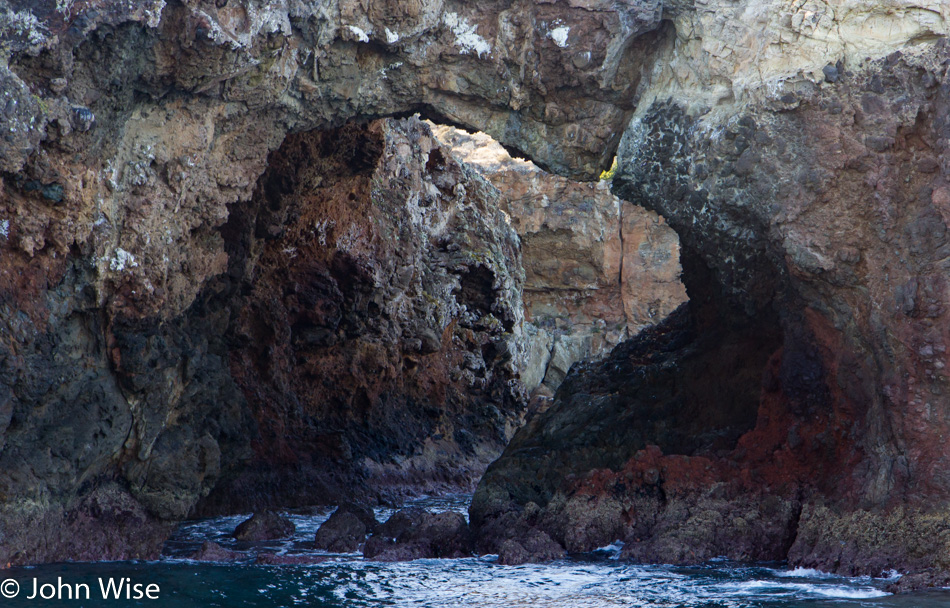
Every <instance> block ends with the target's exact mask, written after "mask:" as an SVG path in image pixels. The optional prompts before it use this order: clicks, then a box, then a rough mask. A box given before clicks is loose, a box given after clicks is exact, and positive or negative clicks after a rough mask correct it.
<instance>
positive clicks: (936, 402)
mask: <svg viewBox="0 0 950 608" xmlns="http://www.w3.org/2000/svg"><path fill="white" fill-rule="evenodd" d="M948 11H950V8H948V4H947V3H946V2H943V1H941V0H888V1H887V2H874V3H869V2H864V1H863V0H828V1H826V2H817V1H812V0H795V1H794V2H787V1H785V0H765V1H760V0H738V1H735V2H723V1H721V0H692V1H691V0H671V1H670V2H666V3H661V2H659V1H658V0H642V1H637V0H631V1H626V0H625V1H622V2H619V1H618V2H615V1H613V0H610V1H608V0H564V1H558V2H548V1H540V0H539V1H536V2H535V1H527V0H524V1H516V2H479V3H464V4H463V3H461V2H453V1H451V0H441V1H440V0H422V1H419V2H409V3H398V2H388V1H382V0H380V1H377V0H370V1H367V2H360V3H356V2H351V1H348V0H339V1H327V2H307V1H291V0H231V1H229V2H225V1H218V2H210V1H199V0H175V1H171V2H165V1H163V0H155V1H146V2H138V3H133V2H119V1H118V0H98V1H95V2H92V1H86V0H77V1H75V2H53V1H52V0H29V1H28V0H0V95H2V100H0V129H2V136H0V332H2V333H0V538H2V539H3V541H2V542H0V563H2V562H6V561H13V562H17V563H23V562H28V561H42V560H60V559H66V558H84V557H96V558H119V557H148V556H152V555H154V554H155V552H156V551H157V550H158V548H159V547H160V544H161V538H162V537H163V536H164V534H165V533H166V532H167V528H168V522H170V521H173V520H176V519H179V518H181V517H185V516H187V515H188V514H190V513H193V512H195V511H196V510H198V511H202V512H213V511H217V510H221V509H223V508H226V505H233V504H245V503H246V504H248V505H252V504H257V503H264V502H268V501H286V503H287V504H295V503H298V502H308V501H312V500H314V499H315V497H316V496H317V495H320V496H331V495H334V494H336V493H339V492H341V491H344V490H345V491H346V492H347V494H350V495H356V496H355V497H357V498H359V497H363V498H369V499H372V498H374V497H376V496H377V495H378V494H379V493H384V494H385V493H398V492H400V491H401V489H400V488H405V487H406V485H407V484H411V483H414V480H415V479H416V478H415V477H414V475H415V474H416V472H419V471H422V472H423V477H424V478H425V479H427V480H434V481H435V482H436V483H437V484H442V483H447V484H457V483H459V482H460V481H462V480H463V479H465V478H467V479H471V475H474V474H477V470H478V469H477V467H478V466H480V464H479V463H483V462H484V460H485V459H486V458H488V457H490V454H492V453H494V452H493V450H497V449H498V448H500V444H501V442H502V441H504V439H505V438H506V436H507V433H508V432H509V431H510V430H511V429H512V428H513V426H514V425H515V424H516V423H517V421H518V419H519V417H520V415H521V409H520V406H518V405H516V402H519V401H520V399H521V396H520V393H521V390H522V387H521V384H520V380H519V378H518V376H519V374H520V373H521V371H523V370H527V369H528V368H523V367H520V366H522V365H524V358H523V357H524V353H523V352H522V351H521V350H520V349H519V348H518V344H523V343H524V342H519V338H518V336H517V332H518V331H519V330H520V329H521V322H522V317H521V315H522V312H521V311H522V310H523V309H522V307H521V304H520V303H519V300H520V297H521V296H520V293H521V285H522V283H521V281H522V277H521V274H520V272H521V271H520V263H519V262H518V239H517V236H516V234H515V231H514V229H513V228H512V227H510V226H507V225H506V224H505V223H504V217H503V216H502V214H501V211H500V209H498V207H499V205H500V200H501V195H499V194H498V191H497V189H496V188H494V187H493V186H491V185H490V184H489V183H488V182H487V181H486V180H484V179H483V178H481V177H479V176H477V175H475V174H474V173H473V172H471V171H469V170H467V169H464V168H463V167H461V166H460V165H458V164H457V163H456V162H455V161H454V160H453V159H452V158H451V154H450V153H449V152H448V150H444V151H441V149H440V148H439V147H438V145H437V144H435V143H434V141H433V140H432V137H431V135H430V134H429V133H428V132H427V131H426V130H425V129H424V128H422V127H421V126H420V125H418V124H417V123H415V122H414V121H408V122H398V121H397V122H392V121H383V122H373V121H374V120H375V119H377V118H379V117H385V116H392V115H397V114H398V115H402V116H405V115H410V114H412V113H414V112H420V113H421V114H423V115H425V116H427V117H430V118H436V119H440V120H442V121H443V122H447V123H452V124H458V125H460V126H467V127H469V128H473V129H478V130H483V131H485V132H487V133H488V134H490V135H492V136H493V137H495V138H496V139H497V140H498V141H499V142H501V143H502V144H503V145H505V146H507V147H508V148H509V149H511V150H514V151H516V152H520V153H521V154H524V155H525V156H527V157H529V158H531V159H533V160H534V161H535V162H536V163H537V164H538V166H540V167H542V168H543V169H546V170H551V171H553V172H556V173H558V174H561V175H563V176H566V177H573V178H577V177H583V178H589V179H592V178H593V177H595V176H596V175H597V174H598V173H599V172H600V170H602V169H604V168H606V166H607V165H608V164H609V162H610V159H611V158H612V157H613V156H614V153H615V151H616V150H617V146H618V143H619V142H620V139H621V136H622V137H623V142H622V144H621V145H620V150H619V169H618V175H617V177H616V179H615V181H614V183H613V190H614V193H615V194H616V195H618V196H619V197H620V198H621V199H622V200H627V201H630V202H631V203H632V204H635V205H640V206H642V207H644V208H646V209H649V210H650V211H651V212H656V213H659V214H661V215H662V216H663V217H664V218H666V220H667V221H668V222H669V226H670V227H672V228H673V229H675V230H676V231H677V233H678V234H679V237H680V244H681V258H680V259H681V264H682V267H683V278H684V283H685V284H686V286H687V289H688V291H689V296H690V301H689V305H688V308H687V307H683V308H681V309H679V311H678V312H676V313H674V314H673V315H671V316H670V317H669V318H668V319H667V320H666V321H665V322H664V323H662V324H661V325H659V326H656V327H653V328H648V329H647V330H646V331H644V332H641V334H639V335H638V336H637V337H635V338H634V339H633V340H631V341H628V342H623V343H621V344H619V345H618V346H617V347H616V348H615V349H614V350H613V351H612V353H611V355H610V356H608V357H607V358H606V359H604V360H603V361H601V362H599V363H595V364H589V365H575V366H574V371H573V372H571V373H569V374H568V376H567V378H566V379H565V381H564V383H563V384H562V385H561V387H560V388H559V389H558V392H557V394H556V395H555V398H554V401H553V404H552V405H551V408H550V409H549V410H548V411H547V412H545V413H542V414H541V415H540V416H537V417H535V418H533V419H532V421H531V423H530V424H529V425H528V426H527V427H526V428H525V429H524V430H523V431H521V432H520V433H519V434H518V436H516V437H515V438H514V439H513V440H512V442H511V445H510V447H509V448H508V450H507V452H506V454H505V455H504V456H503V457H502V459H501V460H499V461H498V462H497V463H496V464H495V465H494V467H493V468H492V469H491V470H490V471H489V472H488V473H487V474H486V477H485V479H484V480H483V482H482V484H481V487H480V488H479V490H478V492H477V494H476V497H475V502H474V504H473V507H472V524H473V528H474V530H475V532H476V538H477V542H478V543H479V544H480V545H481V546H482V548H483V549H486V548H493V549H498V547H499V546H500V545H501V546H504V554H505V555H506V558H505V559H506V560H509V561H511V562H520V561H524V560H526V559H532V558H537V557H554V556H557V555H560V554H561V550H562V549H568V550H571V551H579V550H584V549H586V548H593V547H595V546H599V545H602V544H605V542H603V541H609V540H613V539H615V538H618V537H621V538H624V539H625V540H626V541H627V543H626V548H625V551H626V554H627V556H628V557H630V558H633V559H640V560H661V561H679V562H687V561H697V560H701V559H704V558H706V557H709V556H713V555H719V554H725V555H729V556H732V557H736V558H740V559H761V558H781V557H787V558H788V559H789V560H790V561H791V562H792V563H795V564H801V565H809V566H818V567H821V568H823V569H830V570H835V571H838V572H842V573H860V572H865V573H869V574H877V573H878V572H877V571H878V570H879V569H883V568H897V569H900V570H905V571H908V572H914V573H916V575H915V577H914V578H913V579H912V580H914V581H916V582H915V583H914V584H926V583H927V582H928V581H930V582H937V581H940V580H944V578H941V577H945V573H946V572H947V571H948V570H950V564H948V562H947V555H948V554H950V553H948V546H950V524H948V521H950V520H948V512H950V509H948V504H950V503H948V500H950V479H948V477H947V471H948V470H950V467H948V464H950V463H948V462H947V459H948V454H950V452H948V451H947V449H946V446H945V443H946V442H945V439H944V438H945V437H946V435H947V433H948V431H950V428H948V426H950V409H948V408H950V405H948V403H950V402H948V397H947V394H948V390H950V386H948V384H950V381H948V377H947V374H946V366H947V364H948V362H950V361H948V354H947V348H948V333H947V332H948V330H947V328H948V327H950V324H948V319H947V315H948V314H950V313H948V312H947V302H948V291H947V290H948V286H947V275H948V272H947V271H948V269H947V263H946V262H947V259H948V256H950V252H948V232H947V231H948V222H950V211H948V209H950V167H948V165H947V158H950V155H948V153H947V146H948V141H950V134H948V124H950V109H948V108H950V82H948V75H947V61H948V59H950V50H948V45H947V41H946V36H947V33H948V29H950V26H948V24H950V14H948ZM352 120H356V121H357V122H358V123H359V124H358V125H357V126H352V125H351V126H344V125H345V123H347V122H348V121H352ZM394 155H395V156H398V157H400V158H402V159H404V161H403V160H399V161H396V160H394V158H395V157H394ZM401 162H404V163H405V164H403V165H401V164H400V163H401ZM290 168H293V171H290V170H289V169H290ZM298 168H300V170H299V171H298ZM283 169H287V170H283ZM262 176H263V177H262ZM528 185H529V186H530V180H528ZM512 187H514V188H518V187H521V186H512ZM334 193H336V194H339V195H340V196H342V197H344V198H335V197H334V196H333V195H334ZM350 195H353V197H354V198H353V199H352V200H351V199H350ZM549 198H550V197H549ZM569 200H574V199H569ZM607 206H608V207H609V205H607ZM565 211H567V209H565ZM601 213H604V212H601ZM643 213H646V212H643ZM516 215H517V214H514V213H513V214H511V217H512V223H513V224H514V223H515V222H522V224H521V225H522V226H529V225H534V226H539V229H538V231H537V232H532V231H531V230H530V229H527V228H526V229H525V231H524V233H523V234H525V235H528V236H530V237H531V238H530V239H529V238H526V242H530V241H531V240H533V239H535V237H541V240H542V241H543V238H545V235H544V234H543V232H544V230H549V229H553V231H554V232H557V231H559V230H562V229H563V228H562V227H561V224H558V223H557V222H555V221H554V220H553V219H542V218H539V217H538V216H536V215H535V214H534V213H533V212H529V213H525V214H524V215H518V216H517V218H518V219H516ZM596 216H597V213H596V212H595V213H592V214H590V215H586V214H585V216H584V217H583V218H580V217H579V216H576V217H577V222H576V223H578V224H583V223H584V222H591V223H588V224H587V225H588V226H591V225H593V224H592V223H593V222H594V219H593V218H595V217H596ZM604 217H605V218H606V217H607V215H605V216H604ZM612 217H616V218H619V219H620V220H621V223H622V225H626V223H627V221H626V220H628V219H629V218H630V217H640V218H643V217H652V216H648V215H641V214H640V212H637V215H636V216H628V215H627V214H626V213H625V212H624V211H623V210H622V209H621V210H620V211H615V212H614V215H613V216H612ZM324 219H326V220H328V223H327V224H323V225H321V223H320V222H321V221H323V220H324ZM329 220H333V221H334V222H336V223H335V224H333V225H332V226H331V225H330V223H329ZM374 220H376V221H374ZM598 221H599V220H598ZM610 221H611V222H613V221H614V220H610ZM636 221H637V222H640V221H641V220H640V219H637V220H636ZM651 221H652V220H651ZM532 222H533V224H532ZM646 225H649V222H647V224H646ZM545 226H547V228H545ZM337 228H339V229H340V230H341V231H340V232H337ZM542 229H543V230H542ZM585 230H586V229H585ZM624 230H625V228H623V227H622V228H621V230H620V235H621V237H620V238H619V239H618V240H620V241H622V243H621V245H620V249H619V251H620V252H621V254H620V259H621V260H622V265H623V268H624V271H623V272H621V278H622V276H623V273H624V272H626V269H627V268H628V264H627V257H626V255H625V253H624V252H625V251H626V246H627V245H626V243H627V236H625V234H626V233H625V232H624ZM610 232H611V235H613V234H616V233H617V231H616V230H614V229H611V231H610ZM648 232H649V231H648ZM447 234H448V235H453V236H457V237H458V238H457V239H455V238H444V237H445V235H447ZM321 236H324V237H325V240H326V245H323V244H320V238H321ZM563 236H565V237H566V235H563ZM397 237H398V238H397ZM584 238H585V239H586V240H587V242H586V243H583V244H582V246H583V247H589V248H590V249H589V251H592V252H593V251H595V250H596V249H597V248H598V247H601V246H602V245H600V244H598V243H603V246H604V248H605V250H606V249H610V247H607V243H608V242H609V241H611V239H612V238H613V237H612V236H611V237H610V238H604V239H601V240H598V237H596V236H595V235H592V234H585V235H584ZM647 240H649V239H647ZM314 243H318V244H320V246H319V247H317V246H316V245H314ZM404 244H405V245H404ZM535 244H540V243H535ZM611 247H614V249H616V244H615V245H611ZM578 251H579V250H578ZM377 255H379V256H382V257H376V256H377ZM576 255H578V256H580V255H581V254H580V253H579V252H578V253H576ZM583 255H584V256H587V255H589V254H587V253H585V254H583ZM590 255H593V254H590ZM597 255H598V256H601V258H602V259H605V258H603V254H602V253H601V254H597ZM611 255H612V256H613V259H616V254H613V253H612V254H611ZM402 256H406V257H402ZM608 257H609V256H608ZM558 258H559V259H560V260H562V261H566V260H575V259H576V258H570V257H569V256H567V255H558ZM402 261H404V262H405V263H403V262H402ZM410 261H411V263H409V262H410ZM412 264H418V265H417V266H412ZM565 266H566V267H567V268H568V269H571V272H573V271H574V270H576V269H578V268H581V267H582V265H578V266H574V265H573V261H572V262H571V263H566V264H565ZM608 266H609V267H610V268H615V267H616V264H614V263H613V262H612V263H611V265H606V264H605V265H604V268H606V267H608ZM407 267H412V268H413V269H414V271H413V272H409V271H408V270H407ZM528 270H529V272H530V273H538V275H537V276H540V274H541V271H542V270H543V264H542V265H540V266H537V267H532V266H531V265H530V264H529V266H528ZM557 272H559V271H556V273H557ZM600 272H601V271H600V270H595V271H594V274H595V275H596V274H598V273H600ZM560 274H561V275H562V276H559V277H557V281H561V283H558V284H561V285H564V286H568V287H569V288H570V289H576V288H577V286H578V283H577V282H576V281H577V278H578V277H577V276H570V273H569V276H567V277H564V276H563V274H564V273H560ZM581 274H583V273H581ZM531 276H535V275H531ZM605 276H608V275H607V274H605ZM595 279H596V280H595V282H596V281H599V280H600V279H599V278H595ZM525 280H528V281H530V280H531V279H528V278H527V275H526V277H525ZM545 280H548V279H545ZM585 289H586V288H585ZM528 293H529V295H530V293H531V292H530V290H529V292H528ZM425 294H429V295H431V296H432V300H430V299H428V298H427V297H426V295H425ZM621 296H622V297H621V298H620V299H621V300H623V301H626V297H625V296H623V294H621ZM538 302H540V300H538ZM610 306H611V307H612V308H611V309H610V314H611V315H613V316H611V317H610V318H612V319H617V320H618V323H619V320H620V319H621V318H625V319H626V323H627V324H628V328H629V327H630V324H631V318H632V316H631V310H630V309H629V308H627V309H625V310H624V311H623V317H621V316H620V311H619V309H618V308H617V303H616V300H614V299H612V298H611V299H610ZM604 312H605V313H606V312H607V311H606V310H605V311H604ZM531 314H534V312H533V311H532V312H531ZM556 314H557V315H558V316H561V318H563V315H565V314H566V315H567V318H570V315H572V314H576V315H580V317H579V319H580V320H581V321H583V317H584V315H585V314H588V313H582V312H577V311H570V312H565V311H564V310H563V309H559V310H557V311H556ZM598 314H601V313H598ZM637 314H639V313H637ZM539 316H540V315H539ZM532 318H539V317H532ZM556 326H557V324H556V323H555V327H556ZM440 330H441V331H440ZM261 345H266V346H265V347H263V348H261ZM512 345H514V346H512ZM541 351H542V352H543V349H541ZM547 367H548V368H550V367H551V366H550V365H548V366H547ZM331 370H332V371H331ZM546 374H547V371H546V372H545V375H546ZM534 376H535V378H534V380H535V381H537V380H538V376H540V374H539V373H535V374H534ZM337 378H340V379H341V380H339V381H337ZM542 380H543V379H542ZM379 437H384V439H382V440H380V439H379ZM459 455H463V456H464V458H463V460H462V461H461V463H460V464H455V465H445V464H444V463H446V462H449V461H452V462H454V463H458V460H457V459H458V457H459ZM374 486H375V487H374ZM241 501H244V502H243V503H242V502H241ZM64 531H68V532H69V533H68V534H67V533H64ZM928 573H929V574H928ZM908 580H911V579H908Z"/></svg>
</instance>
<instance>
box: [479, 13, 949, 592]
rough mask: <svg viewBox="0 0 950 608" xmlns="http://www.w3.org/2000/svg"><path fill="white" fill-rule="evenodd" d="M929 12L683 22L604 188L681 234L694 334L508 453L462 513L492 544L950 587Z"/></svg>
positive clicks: (676, 323) (590, 392)
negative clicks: (511, 533) (779, 565)
mask: <svg viewBox="0 0 950 608" xmlns="http://www.w3.org/2000/svg"><path fill="white" fill-rule="evenodd" d="M947 11H948V8H947V5H946V4H945V3H926V2H922V3H917V2H901V3H897V4H895V5H894V6H892V7H890V8H888V9H886V10H884V9H880V8H879V7H877V6H874V7H871V6H869V5H862V4H859V3H852V2H835V3H829V4H824V3H795V4H794V5H788V6H785V5H782V6H779V3H770V2H766V3H754V2H739V3H733V4H730V5H718V4H717V5H716V10H706V9H705V8H704V7H701V6H698V5H697V7H696V8H695V9H694V8H692V7H689V6H681V7H680V9H679V10H678V11H677V12H676V14H675V15H674V16H673V19H672V21H673V24H674V26H675V28H676V31H677V35H676V36H675V37H670V38H669V39H667V41H666V43H665V46H664V48H663V50H662V51H661V52H660V54H659V55H658V61H657V64H656V68H655V70H654V72H653V74H652V75H651V79H650V82H649V83H647V84H646V85H645V87H644V89H643V90H642V91H641V94H642V99H643V100H645V103H641V105H640V107H639V108H638V111H637V115H636V117H635V118H634V120H633V121H632V122H631V124H630V126H629V128H628V129H627V131H626V133H625V136H624V137H625V139H624V142H623V143H622V145H621V149H620V152H619V169H618V174H617V177H616V178H615V182H614V190H615V192H616V193H617V194H618V195H619V196H621V197H623V198H625V199H627V200H630V201H632V202H634V203H637V204H640V205H643V206H645V207H647V208H650V209H654V210H656V211H658V212H659V213H661V214H663V215H664V216H665V217H666V218H668V220H669V222H670V225H671V226H672V227H673V228H675V229H676V230H677V232H678V233H679V235H680V238H681V242H682V246H683V252H684V253H683V260H684V262H683V263H684V282H686V284H687V288H688V290H689V294H690V310H689V314H686V311H683V312H682V313H680V314H678V315H674V317H671V319H669V320H668V321H667V322H666V323H665V324H664V325H663V326H661V328H659V329H658V330H656V331H653V330H650V331H648V332H645V333H644V334H641V336H640V337H638V339H636V340H634V341H633V342H631V343H629V344H625V345H622V346H620V347H618V348H617V349H615V351H614V352H613V354H612V355H611V356H610V357H609V358H608V359H606V360H605V361H604V362H603V363H602V364H600V365H597V366H593V367H586V368H583V369H579V370H577V372H576V373H575V374H572V375H571V376H569V377H568V379H567V380H565V382H564V384H563V385H562V387H561V390H560V391H559V392H558V394H557V396H556V398H555V401H554V404H553V405H552V407H551V409H550V410H549V411H548V412H547V413H545V414H543V415H542V416H541V417H539V418H538V419H536V420H534V421H532V423H531V424H529V425H528V426H527V427H526V428H525V429H523V431H522V432H520V433H519V434H518V435H516V437H515V438H514V440H513V441H512V443H511V445H510V446H509V448H508V450H507V451H506V453H505V455H503V456H502V458H501V459H500V460H499V461H498V462H496V463H495V464H494V465H492V467H491V468H490V469H489V471H488V473H487V474H486V477H485V478H484V479H483V482H482V484H481V486H480V487H479V490H478V492H477V494H476V497H475V502H474V504H473V507H472V520H473V524H474V525H475V526H476V528H480V529H481V530H482V532H480V534H483V535H487V537H485V538H486V539H487V541H490V542H493V543H494V544H495V545H496V546H497V545H498V544H499V543H500V542H503V539H504V538H505V536H504V535H503V534H500V533H499V532H498V531H499V530H503V529H512V528H516V527H517V525H521V526H523V527H525V526H526V527H527V529H529V530H543V531H545V532H547V533H549V534H550V535H551V536H552V537H553V538H554V539H555V540H557V541H558V542H559V543H561V544H562V546H564V547H566V548H567V549H569V550H571V551H586V550H591V549H593V548H595V547H597V546H599V545H602V544H604V542H605V541H608V542H609V541H610V540H613V539H616V538H620V539H623V540H625V541H626V545H625V548H624V555H625V556H626V557H628V558H632V559H636V560H642V561H670V562H695V561H701V560H704V559H708V558H710V557H713V556H716V555H727V556H729V557H732V558H736V559H744V560H756V559H788V560H789V561H790V562H791V563H792V564H795V565H803V566H809V567H818V568H821V569H823V570H829V571H834V572H839V573H843V574H859V573H860V574H873V575H878V574H880V573H881V572H882V571H884V570H887V569H890V568H896V569H899V570H901V571H908V572H921V573H929V574H925V575H924V576H919V577H915V578H914V579H913V580H914V581H915V583H914V584H921V583H925V582H926V581H927V580H931V581H933V582H939V581H940V580H943V579H942V578H941V576H940V575H939V574H935V573H939V572H946V571H947V570H948V569H950V562H948V561H947V558H946V556H947V548H948V546H950V508H948V505H950V503H948V499H950V479H948V478H947V476H946V470H947V459H948V458H950V451H948V450H947V449H946V446H945V443H944V441H943V439H942V437H944V436H945V435H946V433H947V431H948V429H947V425H948V420H950V416H948V413H950V401H948V397H947V395H948V389H950V386H948V377H947V375H946V374H945V373H944V370H945V368H946V365H947V363H948V362H950V361H948V355H947V347H948V334H947V331H946V327H947V322H946V321H947V319H946V315H947V302H948V301H950V297H948V296H950V293H948V292H947V280H946V277H947V276H948V267H947V264H946V260H947V255H948V252H950V241H948V234H950V233H948V226H950V216H948V214H947V213H946V212H945V207H946V205H945V199H948V197H946V196H944V192H945V191H950V190H947V180H948V179H950V167H948V166H947V165H946V162H945V161H944V159H945V158H946V157H947V145H948V141H950V140H948V132H947V125H948V124H950V114H948V111H950V110H948V109H950V97H948V94H950V93H948V92H950V81H948V74H947V68H946V66H947V63H948V59H950V46H948V44H947V40H946V34H947V31H948V25H950V20H948V16H950V15H948V12H947ZM739 15H742V17H741V18H740V17H739ZM775 42H780V44H773V43H775ZM704 370H706V371H705V372H704ZM505 522H507V523H505ZM928 577H931V578H930V579H928Z"/></svg>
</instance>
